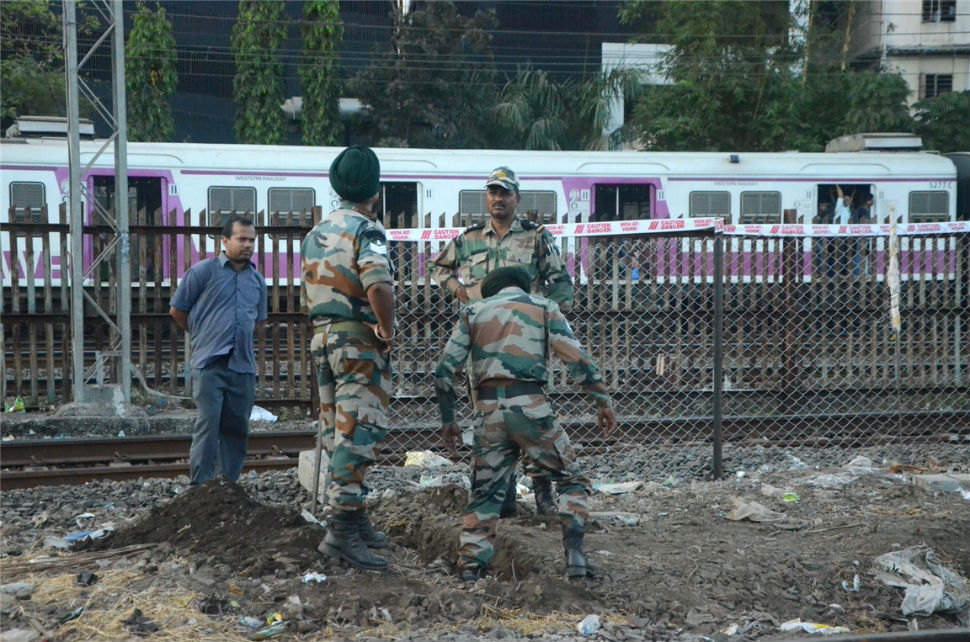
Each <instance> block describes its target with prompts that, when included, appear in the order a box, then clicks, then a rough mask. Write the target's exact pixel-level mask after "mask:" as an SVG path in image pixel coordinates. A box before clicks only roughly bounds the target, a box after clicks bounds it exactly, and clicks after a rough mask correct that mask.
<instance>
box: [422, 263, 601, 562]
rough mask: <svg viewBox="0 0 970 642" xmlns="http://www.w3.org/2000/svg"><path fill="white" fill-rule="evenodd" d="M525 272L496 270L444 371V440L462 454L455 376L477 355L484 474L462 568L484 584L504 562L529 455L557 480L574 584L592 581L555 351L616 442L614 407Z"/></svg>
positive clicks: (478, 454)
mask: <svg viewBox="0 0 970 642" xmlns="http://www.w3.org/2000/svg"><path fill="white" fill-rule="evenodd" d="M529 284H530V279H529V273H528V272H527V271H526V270H525V268H522V267H504V268H498V269H497V270H493V271H492V272H490V273H489V274H488V276H487V277H486V278H485V279H484V281H483V282H482V294H483V295H484V296H485V297H486V298H485V300H483V301H480V302H477V303H472V304H471V305H468V306H466V307H465V308H463V309H462V310H461V311H460V312H459V320H458V323H457V324H456V325H455V329H454V332H453V333H452V335H451V338H450V339H449V340H448V344H447V345H446V346H445V353H444V356H443V357H442V359H441V362H440V363H439V364H438V369H437V370H436V372H435V389H436V391H437V393H438V404H439V407H440V410H441V423H442V429H441V431H442V438H443V440H444V442H445V446H446V447H447V448H448V451H449V452H450V453H452V454H453V455H454V454H456V450H455V447H456V444H457V441H458V439H459V438H460V432H459V430H458V426H457V425H456V424H455V400H456V394H455V387H454V375H455V372H456V371H457V370H459V369H460V368H461V367H462V366H463V365H464V364H465V361H466V360H467V359H468V356H469V354H471V369H470V372H469V375H468V378H469V380H470V381H471V382H472V385H473V386H474V387H475V388H476V389H477V391H478V398H477V400H476V402H475V409H476V411H477V414H476V420H475V421H476V425H475V441H474V446H473V455H474V467H475V474H474V475H473V482H472V490H471V496H470V498H469V502H468V506H467V507H466V508H465V514H464V516H463V518H462V534H461V543H460V547H459V550H458V567H459V571H460V574H461V577H462V579H465V580H475V579H477V578H479V577H481V575H482V573H483V572H484V570H485V567H486V566H487V565H488V563H489V560H491V558H492V556H493V554H494V542H495V525H496V521H497V519H498V517H499V512H500V510H501V507H502V503H503V501H504V500H505V496H506V494H508V493H510V492H513V491H512V488H511V487H510V481H511V477H512V475H513V473H514V470H515V465H516V460H517V459H518V456H519V453H520V452H522V453H524V454H525V456H526V458H527V459H528V460H529V461H530V463H532V464H534V465H535V466H537V467H538V468H540V469H541V470H542V471H543V472H544V473H545V475H546V476H547V477H549V478H551V479H554V480H556V486H557V490H558V491H559V502H558V514H559V519H560V522H561V524H562V532H563V544H564V548H565V554H566V575H567V576H568V577H571V578H577V577H585V575H586V571H587V568H586V555H585V553H584V552H583V535H584V534H585V524H586V518H587V516H588V513H589V508H588V502H587V498H588V496H589V493H590V483H589V480H588V479H587V478H586V477H584V476H583V475H582V473H581V472H580V470H579V466H578V465H577V464H576V462H575V456H574V453H573V449H572V446H571V444H570V443H569V438H568V437H567V436H566V433H565V432H563V430H562V428H561V427H560V425H559V422H558V421H557V420H556V416H555V413H554V412H553V410H552V408H551V407H550V405H549V403H548V401H547V400H546V397H545V394H544V393H543V391H542V386H543V385H544V384H545V383H546V376H547V370H546V355H547V353H548V352H549V351H552V352H554V353H555V354H556V355H558V356H559V358H560V359H562V361H563V363H565V364H566V365H567V367H568V368H569V372H570V375H571V376H572V377H573V378H574V379H577V380H579V381H580V383H581V385H582V387H583V388H584V389H585V390H586V392H587V393H588V394H589V395H591V396H592V397H593V398H594V399H595V400H596V404H597V409H596V418H597V423H598V425H599V426H600V427H601V428H602V430H603V434H604V436H606V437H609V436H610V434H612V432H613V429H614V428H615V426H616V418H615V417H614V414H613V409H612V407H611V405H610V398H609V395H608V394H607V392H606V388H605V387H604V385H603V382H602V379H601V377H600V376H599V373H598V372H597V370H596V366H595V365H594V364H593V362H592V359H591V358H590V356H589V355H588V354H587V353H586V352H585V351H584V350H583V348H582V346H581V345H580V344H579V342H578V341H577V340H576V337H575V336H574V335H573V333H572V330H571V329H570V327H569V324H568V323H567V322H566V319H565V318H564V317H563V315H562V312H560V310H559V308H558V307H557V306H556V304H555V303H554V302H553V301H551V300H549V299H547V298H545V297H542V296H539V295H537V294H530V293H528V291H527V290H528V288H529Z"/></svg>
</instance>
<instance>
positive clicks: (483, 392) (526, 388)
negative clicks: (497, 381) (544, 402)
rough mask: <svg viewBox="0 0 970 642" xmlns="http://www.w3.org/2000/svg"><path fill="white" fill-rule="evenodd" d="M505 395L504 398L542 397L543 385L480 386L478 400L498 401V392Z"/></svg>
mask: <svg viewBox="0 0 970 642" xmlns="http://www.w3.org/2000/svg"><path fill="white" fill-rule="evenodd" d="M499 390H501V391H502V392H503V393H504V395H503V396H504V397H505V398H506V399H507V398H509V397H516V396H518V395H541V394H542V384H541V383H510V384H508V385H500V386H479V388H478V398H479V399H483V400H486V401H488V400H491V399H498V391H499Z"/></svg>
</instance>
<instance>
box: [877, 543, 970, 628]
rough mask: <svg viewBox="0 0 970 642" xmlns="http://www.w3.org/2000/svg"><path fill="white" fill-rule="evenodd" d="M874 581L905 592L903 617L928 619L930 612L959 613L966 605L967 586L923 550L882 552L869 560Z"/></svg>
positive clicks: (969, 587)
mask: <svg viewBox="0 0 970 642" xmlns="http://www.w3.org/2000/svg"><path fill="white" fill-rule="evenodd" d="M873 565H874V566H875V568H876V571H877V573H876V579H878V580H881V581H882V582H884V583H885V584H888V585H889V586H892V587H895V588H901V589H905V590H906V593H905V594H904V595H903V603H902V611H903V615H904V616H907V617H909V616H911V615H919V616H924V617H928V616H930V615H932V614H933V613H960V612H961V611H963V610H964V609H965V608H967V605H968V604H970V583H968V582H967V579H966V578H964V577H963V576H962V575H960V574H959V573H956V572H954V571H951V570H950V569H948V568H947V567H945V566H944V565H943V564H941V563H940V562H939V561H938V560H937V558H936V554H935V553H934V552H933V551H932V550H930V549H928V548H925V547H921V546H917V547H911V548H905V549H903V550H901V551H893V552H891V553H885V554H883V555H880V556H879V557H877V558H876V559H875V560H873Z"/></svg>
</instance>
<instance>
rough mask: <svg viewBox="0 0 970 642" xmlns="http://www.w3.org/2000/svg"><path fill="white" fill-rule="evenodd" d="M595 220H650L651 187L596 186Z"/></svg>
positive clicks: (624, 185)
mask: <svg viewBox="0 0 970 642" xmlns="http://www.w3.org/2000/svg"><path fill="white" fill-rule="evenodd" d="M595 198H596V201H595V208H596V209H595V211H594V214H593V218H594V220H597V221H620V220H625V221H632V220H639V219H646V218H650V185H635V184H634V185H626V184H623V185H602V184H600V185H596V194H595Z"/></svg>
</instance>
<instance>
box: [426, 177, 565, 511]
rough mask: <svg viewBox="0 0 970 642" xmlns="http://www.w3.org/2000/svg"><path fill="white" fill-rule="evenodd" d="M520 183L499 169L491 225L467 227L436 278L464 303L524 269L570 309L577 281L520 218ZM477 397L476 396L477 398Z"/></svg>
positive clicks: (490, 186) (547, 505)
mask: <svg viewBox="0 0 970 642" xmlns="http://www.w3.org/2000/svg"><path fill="white" fill-rule="evenodd" d="M521 200H522V197H521V195H520V194H519V181H518V178H517V177H516V175H515V172H513V171H512V170H511V169H509V168H508V167H497V168H495V169H494V170H492V173H491V174H489V176H488V180H487V181H486V182H485V207H486V209H487V210H488V214H489V220H488V221H487V222H484V223H478V224H475V225H472V226H470V227H468V228H467V229H466V230H465V231H464V232H462V233H461V234H460V235H459V236H458V237H457V238H455V239H454V240H452V241H451V242H449V243H448V245H447V246H445V248H444V250H442V251H441V253H440V254H438V256H436V257H435V259H434V266H433V268H432V270H431V278H432V280H434V282H435V283H437V284H438V285H439V286H440V287H441V288H442V289H443V290H445V291H446V292H448V293H449V294H450V295H452V296H454V297H455V298H456V299H458V300H459V301H460V302H462V303H469V302H471V301H479V300H481V298H482V294H481V283H482V279H484V278H485V275H486V274H488V273H489V271H490V270H493V269H495V268H498V267H503V266H507V265H521V266H523V267H525V268H526V269H527V270H528V273H529V277H530V289H531V290H532V291H533V292H539V293H545V295H546V296H547V297H548V298H550V299H552V300H553V301H555V302H556V303H557V304H559V307H560V309H563V310H567V309H569V307H570V306H571V305H572V302H573V295H574V291H573V281H572V278H570V276H569V271H568V270H567V269H566V264H565V263H564V262H563V260H562V257H561V256H560V254H559V248H557V247H556V244H555V241H554V240H553V237H552V234H550V233H549V231H548V230H546V229H545V228H544V227H543V226H542V225H540V224H537V223H533V222H532V221H529V220H522V219H520V218H519V217H517V216H516V214H515V210H516V208H517V207H518V205H519V203H520V202H521ZM473 396H474V395H473ZM526 472H527V473H528V474H529V476H530V477H532V479H533V488H534V489H535V497H536V506H537V510H538V512H539V514H543V515H552V514H555V502H554V500H553V497H552V488H551V485H550V481H549V479H547V478H545V477H543V476H542V475H541V474H539V471H538V470H536V469H535V468H534V467H526ZM515 514H516V511H515V495H514V494H512V495H509V497H508V498H507V500H506V505H505V506H504V507H503V511H502V516H503V517H506V516H510V517H511V516H514V515H515Z"/></svg>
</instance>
